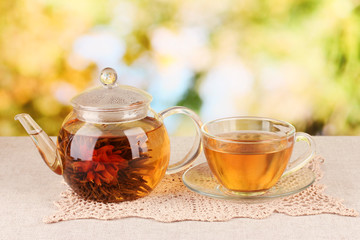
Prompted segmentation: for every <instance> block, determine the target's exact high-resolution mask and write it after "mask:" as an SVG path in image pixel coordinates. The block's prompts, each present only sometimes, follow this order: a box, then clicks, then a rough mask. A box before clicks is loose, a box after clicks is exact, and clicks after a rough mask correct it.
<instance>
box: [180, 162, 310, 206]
mask: <svg viewBox="0 0 360 240" xmlns="http://www.w3.org/2000/svg"><path fill="white" fill-rule="evenodd" d="M182 180H183V182H184V184H185V186H186V187H188V188H189V189H190V190H192V191H194V192H196V193H200V194H202V195H205V196H208V197H212V198H220V199H229V200H246V199H252V200H253V199H258V200H259V199H260V200H266V199H273V198H278V197H284V196H289V195H292V194H295V193H298V192H300V191H302V190H304V189H306V188H307V187H309V186H311V184H313V183H314V181H315V174H314V172H312V171H311V170H310V169H308V168H306V167H303V168H302V169H300V170H298V171H296V172H294V173H291V174H289V175H287V176H284V177H282V178H280V180H279V181H278V183H277V184H276V185H275V186H274V187H272V188H270V189H269V190H267V191H265V192H263V193H262V194H260V195H244V194H241V193H240V194H233V193H231V192H229V191H224V190H223V187H222V186H221V185H219V183H218V182H217V180H216V179H215V177H213V175H212V173H211V170H210V168H209V165H208V164H207V163H206V162H204V163H201V164H199V165H197V166H194V167H192V168H190V169H188V170H187V171H186V172H185V173H184V174H183V176H182Z"/></svg>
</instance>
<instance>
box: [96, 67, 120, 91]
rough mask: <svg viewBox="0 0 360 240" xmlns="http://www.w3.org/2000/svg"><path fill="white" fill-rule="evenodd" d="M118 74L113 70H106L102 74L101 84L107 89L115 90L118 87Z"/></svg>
mask: <svg viewBox="0 0 360 240" xmlns="http://www.w3.org/2000/svg"><path fill="white" fill-rule="evenodd" d="M116 80H117V74H116V71H115V70H114V69H112V68H104V69H103V70H102V71H101V74H100V82H101V83H102V85H103V86H104V87H106V88H113V87H115V86H116Z"/></svg>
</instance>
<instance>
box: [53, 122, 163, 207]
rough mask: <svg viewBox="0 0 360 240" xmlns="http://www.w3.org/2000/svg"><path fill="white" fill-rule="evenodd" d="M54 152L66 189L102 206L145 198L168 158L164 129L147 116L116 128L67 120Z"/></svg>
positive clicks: (161, 173)
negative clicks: (60, 164)
mask: <svg viewBox="0 0 360 240" xmlns="http://www.w3.org/2000/svg"><path fill="white" fill-rule="evenodd" d="M58 149H59V154H60V157H61V159H62V165H63V175H64V178H65V181H66V182H67V183H68V184H69V185H70V187H71V188H72V189H73V190H74V191H75V192H76V193H77V194H79V195H81V196H82V197H84V198H87V199H93V200H97V201H105V202H118V201H126V200H134V199H137V198H139V197H143V196H146V195H148V194H149V192H150V191H152V189H153V188H154V187H155V186H156V185H157V184H158V182H159V181H160V180H161V179H162V177H163V176H164V174H165V171H166V169H167V166H168V162H169V158H170V156H169V155H170V154H169V152H170V143H169V139H168V135H167V132H166V129H165V127H164V125H163V124H162V123H161V122H160V121H158V120H156V119H155V118H152V117H145V118H144V119H141V120H138V121H134V122H125V123H118V124H95V123H89V122H84V121H80V120H79V119H74V120H70V121H68V122H67V123H66V124H65V125H64V126H63V128H62V129H61V131H60V134H59V136H58Z"/></svg>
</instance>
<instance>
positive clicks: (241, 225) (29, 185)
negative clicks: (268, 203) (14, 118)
mask: <svg viewBox="0 0 360 240" xmlns="http://www.w3.org/2000/svg"><path fill="white" fill-rule="evenodd" d="M314 138H315V142H316V144H317V152H318V154H321V155H322V156H324V157H325V159H326V161H325V164H324V165H323V170H324V172H325V176H324V178H323V179H322V180H321V182H322V183H324V184H325V185H327V189H326V192H327V193H328V194H330V195H332V196H335V197H338V198H342V199H344V202H345V205H346V206H347V207H351V208H354V209H356V210H358V211H359V210H360V201H359V200H360V187H359V185H360V171H359V169H360V137H314ZM177 141H184V139H183V138H178V139H177ZM0 149H1V151H0V214H1V218H0V239H87V240H88V239H172V240H173V239H360V217H342V216H337V215H331V214H322V215H315V216H302V217H290V216H286V215H283V214H276V213H275V214H273V215H272V216H270V217H269V218H266V219H263V220H254V219H246V218H237V219H232V220H230V221H227V222H212V223H211V222H197V221H184V222H176V223H161V222H156V221H154V220H150V219H141V218H126V219H121V220H111V221H101V220H91V219H89V220H75V221H65V222H59V223H55V224H45V223H43V222H42V218H43V217H44V216H48V215H50V214H52V213H54V212H55V211H56V209H55V207H54V205H53V201H54V200H56V199H58V198H59V194H60V193H61V192H62V191H63V190H64V188H65V187H64V185H63V184H62V183H61V182H62V177H61V176H58V175H56V174H54V173H52V172H51V171H50V170H49V169H48V168H47V167H46V165H45V164H44V163H43V162H42V160H41V158H40V155H39V153H38V152H37V150H36V148H35V146H34V145H33V143H32V142H31V140H30V138H29V137H0Z"/></svg>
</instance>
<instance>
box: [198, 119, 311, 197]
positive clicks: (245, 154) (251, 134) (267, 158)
mask: <svg viewBox="0 0 360 240" xmlns="http://www.w3.org/2000/svg"><path fill="white" fill-rule="evenodd" d="M201 131H202V133H201V135H202V142H203V147H204V153H205V156H206V159H207V162H208V165H209V167H210V169H211V172H212V173H213V175H214V176H215V178H216V179H217V180H218V182H219V183H220V184H221V186H222V189H223V190H224V191H225V192H227V193H235V194H245V195H258V194H262V193H263V192H264V191H266V190H268V189H270V188H271V187H273V186H274V185H275V184H276V183H277V182H278V180H279V179H280V177H281V176H284V175H287V174H290V173H292V172H295V171H297V170H298V169H300V168H302V167H303V166H304V165H305V164H306V163H308V162H309V161H310V159H312V157H313V156H314V154H315V144H314V141H313V140H312V138H311V136H310V135H308V134H306V133H301V132H298V133H296V131H295V127H294V126H293V125H291V124H290V123H287V122H284V121H280V120H276V119H270V118H260V117H232V118H223V119H217V120H214V121H210V122H208V123H205V124H204V125H203V126H202V128H201ZM297 141H304V142H306V143H307V144H308V150H307V152H306V153H304V154H303V155H301V156H300V157H298V158H297V159H295V160H294V161H291V162H289V160H290V158H291V155H292V152H293V147H294V144H295V142H297Z"/></svg>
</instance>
